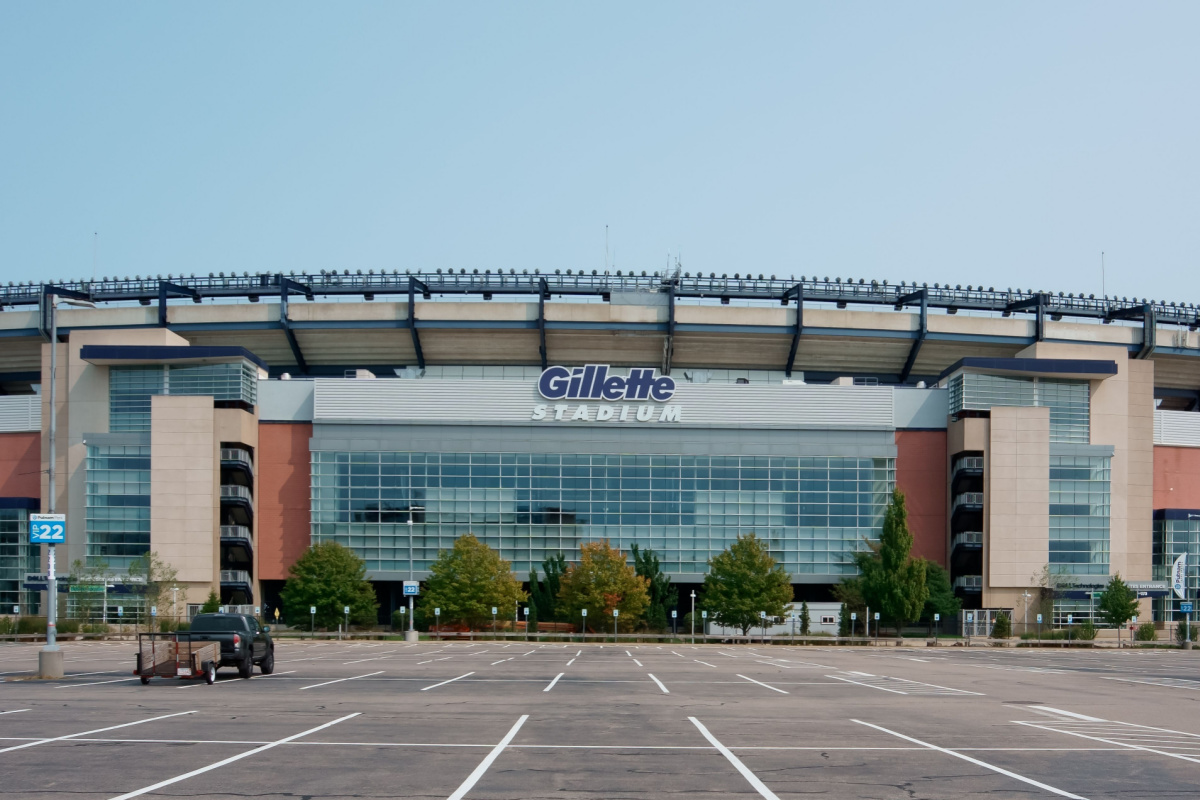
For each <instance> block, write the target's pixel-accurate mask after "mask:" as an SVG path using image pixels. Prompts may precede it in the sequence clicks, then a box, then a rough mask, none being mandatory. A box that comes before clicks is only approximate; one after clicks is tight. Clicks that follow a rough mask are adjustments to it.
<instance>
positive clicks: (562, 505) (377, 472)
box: [312, 451, 895, 580]
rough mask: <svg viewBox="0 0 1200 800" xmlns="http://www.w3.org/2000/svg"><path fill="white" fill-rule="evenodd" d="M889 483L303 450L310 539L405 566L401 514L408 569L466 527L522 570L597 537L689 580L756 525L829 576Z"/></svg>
mask: <svg viewBox="0 0 1200 800" xmlns="http://www.w3.org/2000/svg"><path fill="white" fill-rule="evenodd" d="M894 483H895V462H894V460H893V459H884V458H875V459H872V458H843V457H823V458H785V457H770V458H768V457H750V456H668V455H653V456H651V455H557V454H556V455H529V454H515V453H440V454H439V453H403V452H335V451H314V452H313V453H312V540H313V542H314V543H316V542H320V541H327V540H332V541H337V542H340V543H341V544H344V545H347V546H349V547H351V548H353V549H354V550H355V551H356V552H358V554H359V555H360V556H362V557H363V558H364V559H366V561H367V568H368V569H369V570H372V571H394V572H405V571H407V570H408V557H409V553H408V546H409V533H410V529H409V525H408V523H409V520H410V518H411V520H412V523H413V524H412V529H411V533H412V537H413V538H412V548H413V553H412V558H413V568H414V569H415V570H416V571H418V572H424V571H427V570H428V569H429V565H430V563H431V562H432V561H433V560H434V559H435V558H436V557H437V554H438V551H439V550H443V549H447V548H449V547H451V546H452V545H453V543H454V540H455V539H456V538H457V537H459V536H461V535H463V534H465V533H468V532H470V533H474V534H475V535H476V536H478V537H479V538H480V539H481V540H482V541H484V542H486V543H487V544H488V545H490V546H491V547H493V548H495V549H497V550H498V551H499V552H500V554H501V556H502V557H503V558H505V559H508V560H509V561H511V562H512V565H513V569H514V571H515V572H516V573H517V574H518V575H521V576H522V577H523V576H524V575H526V574H527V573H528V571H529V569H530V568H531V566H532V567H540V564H541V561H542V560H543V559H544V558H546V557H547V556H551V555H554V554H555V553H558V552H562V553H563V554H565V555H566V556H567V558H568V560H571V559H574V558H576V557H577V555H578V552H579V545H580V543H582V542H588V541H594V540H596V539H601V538H607V539H609V540H610V541H611V542H613V544H614V545H617V546H619V547H621V548H622V549H625V550H627V549H628V548H629V545H631V544H633V543H635V542H636V543H638V544H640V545H643V546H646V547H650V548H653V549H654V550H655V551H656V552H657V553H658V555H659V557H660V558H661V559H662V566H663V569H664V571H667V572H672V573H682V574H696V575H700V574H703V573H704V572H706V571H707V561H708V559H709V558H710V557H711V556H713V555H715V554H716V553H718V552H720V551H721V550H722V549H724V548H725V547H726V546H728V544H729V543H730V542H731V541H733V540H734V539H735V538H736V536H737V535H738V534H739V533H743V534H744V533H750V532H754V533H756V534H757V535H758V536H760V537H762V538H764V539H766V540H767V541H768V542H769V545H770V549H771V554H772V555H773V556H774V557H775V558H776V560H778V561H779V562H780V563H781V564H782V565H783V567H784V569H786V570H787V571H788V572H790V573H792V574H793V575H805V574H810V575H823V576H833V577H832V578H831V580H836V579H837V578H839V577H840V576H844V575H853V574H854V572H855V567H854V564H853V561H852V555H851V554H852V553H854V552H855V551H857V550H863V549H866V547H867V545H866V541H865V539H867V538H870V539H875V538H877V537H878V535H879V531H880V527H881V525H882V523H883V512H884V508H885V507H886V505H887V501H888V497H889V494H890V492H891V490H892V487H893V485H894ZM410 515H411V516H410Z"/></svg>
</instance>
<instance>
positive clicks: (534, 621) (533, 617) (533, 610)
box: [525, 602, 538, 633]
mask: <svg viewBox="0 0 1200 800" xmlns="http://www.w3.org/2000/svg"><path fill="white" fill-rule="evenodd" d="M525 630H526V631H527V632H529V633H537V630H538V610H537V603H533V602H531V603H530V604H529V615H528V616H526V618H525Z"/></svg>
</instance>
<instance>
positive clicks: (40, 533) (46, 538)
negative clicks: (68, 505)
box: [29, 514, 67, 544]
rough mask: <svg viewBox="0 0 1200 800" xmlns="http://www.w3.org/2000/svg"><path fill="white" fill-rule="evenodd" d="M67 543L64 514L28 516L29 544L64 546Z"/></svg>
mask: <svg viewBox="0 0 1200 800" xmlns="http://www.w3.org/2000/svg"><path fill="white" fill-rule="evenodd" d="M66 541H67V515H66V514H30V515H29V543H30V544H64V543H66Z"/></svg>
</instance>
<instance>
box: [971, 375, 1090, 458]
mask: <svg viewBox="0 0 1200 800" xmlns="http://www.w3.org/2000/svg"><path fill="white" fill-rule="evenodd" d="M949 389H950V414H951V415H952V416H954V415H957V414H959V413H961V412H962V411H967V410H970V411H990V410H991V409H992V407H993V406H1015V407H1018V408H1035V407H1046V408H1049V409H1050V441H1052V442H1069V443H1075V444H1087V443H1088V436H1089V427H1090V426H1089V423H1088V414H1089V400H1090V391H1091V390H1090V386H1089V384H1088V382H1087V381H1070V380H1059V379H1051V378H1024V377H1012V376H1007V375H984V374H979V373H974V372H964V373H961V374H959V375H955V376H954V377H953V378H951V379H950V383H949Z"/></svg>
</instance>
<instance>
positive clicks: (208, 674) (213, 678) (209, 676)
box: [204, 661, 217, 686]
mask: <svg viewBox="0 0 1200 800" xmlns="http://www.w3.org/2000/svg"><path fill="white" fill-rule="evenodd" d="M204 682H205V683H207V684H208V685H209V686H212V685H213V684H214V683H216V682H217V665H216V664H214V663H213V662H211V661H209V662H208V665H207V666H206V667H205V668H204Z"/></svg>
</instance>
